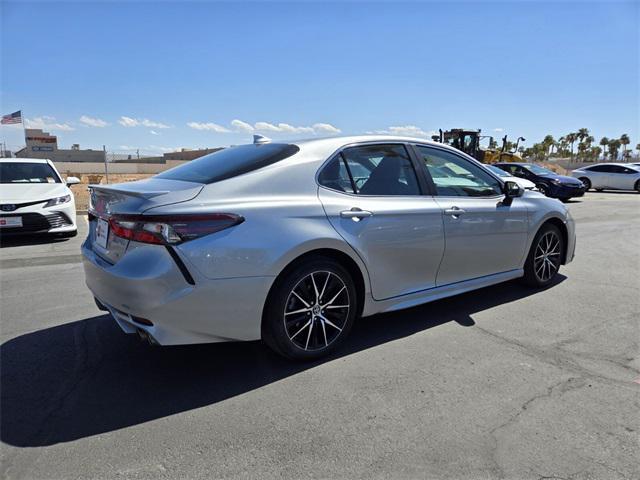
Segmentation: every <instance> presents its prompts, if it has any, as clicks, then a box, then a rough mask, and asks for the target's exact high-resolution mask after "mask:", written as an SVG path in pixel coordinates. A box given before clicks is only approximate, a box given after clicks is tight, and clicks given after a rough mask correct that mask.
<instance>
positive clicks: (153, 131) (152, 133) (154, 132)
mask: <svg viewBox="0 0 640 480" xmlns="http://www.w3.org/2000/svg"><path fill="white" fill-rule="evenodd" d="M149 133H150V134H151V135H160V134H159V133H158V132H156V131H155V130H149Z"/></svg>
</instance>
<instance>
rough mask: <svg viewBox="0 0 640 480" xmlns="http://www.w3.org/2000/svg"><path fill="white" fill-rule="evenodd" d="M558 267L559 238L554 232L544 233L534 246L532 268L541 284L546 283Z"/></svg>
mask: <svg viewBox="0 0 640 480" xmlns="http://www.w3.org/2000/svg"><path fill="white" fill-rule="evenodd" d="M559 267H560V238H559V237H558V235H557V233H556V232H553V231H549V232H546V233H545V234H544V235H543V236H542V237H540V240H539V241H538V245H537V246H536V250H535V253H534V257H533V268H534V271H535V274H536V277H538V279H539V280H540V281H541V282H547V281H549V280H550V279H551V277H553V276H554V275H555V274H556V272H557V271H558V268H559Z"/></svg>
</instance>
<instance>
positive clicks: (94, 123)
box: [80, 115, 109, 128]
mask: <svg viewBox="0 0 640 480" xmlns="http://www.w3.org/2000/svg"><path fill="white" fill-rule="evenodd" d="M80 123H82V124H84V125H86V126H87V127H96V128H103V127H106V126H107V125H109V124H108V123H107V122H105V121H104V120H102V119H100V118H94V117H89V116H87V115H82V116H81V117H80Z"/></svg>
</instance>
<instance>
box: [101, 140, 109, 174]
mask: <svg viewBox="0 0 640 480" xmlns="http://www.w3.org/2000/svg"><path fill="white" fill-rule="evenodd" d="M102 151H103V152H104V175H105V177H106V178H107V183H109V169H108V168H107V147H106V146H104V145H102Z"/></svg>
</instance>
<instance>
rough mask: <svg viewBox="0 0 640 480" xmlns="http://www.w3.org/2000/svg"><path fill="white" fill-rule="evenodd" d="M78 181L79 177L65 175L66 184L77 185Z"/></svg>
mask: <svg viewBox="0 0 640 480" xmlns="http://www.w3.org/2000/svg"><path fill="white" fill-rule="evenodd" d="M79 183H80V179H79V178H78V177H67V185H77V184H79Z"/></svg>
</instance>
